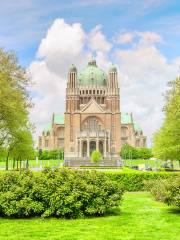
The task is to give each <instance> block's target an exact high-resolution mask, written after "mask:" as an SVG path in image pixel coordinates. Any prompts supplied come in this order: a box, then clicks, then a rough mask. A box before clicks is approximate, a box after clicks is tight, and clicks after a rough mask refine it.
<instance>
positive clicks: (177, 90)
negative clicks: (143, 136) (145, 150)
mask: <svg viewBox="0 0 180 240" xmlns="http://www.w3.org/2000/svg"><path fill="white" fill-rule="evenodd" d="M169 87H170V89H169V90H168V91H167V92H166V93H165V105H164V108H163V111H164V114H165V118H164V122H163V124H162V126H161V128H160V129H159V131H157V132H156V134H155V135H154V139H153V153H154V155H155V156H156V157H157V158H160V159H163V160H168V159H169V160H171V161H173V160H178V161H179V163H180V77H178V78H176V79H175V80H174V81H171V82H170V83H169Z"/></svg>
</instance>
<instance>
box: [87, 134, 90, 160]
mask: <svg viewBox="0 0 180 240" xmlns="http://www.w3.org/2000/svg"><path fill="white" fill-rule="evenodd" d="M89 156H90V154H89V138H88V139H87V157H89Z"/></svg>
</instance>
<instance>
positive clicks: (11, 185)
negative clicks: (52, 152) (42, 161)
mask: <svg viewBox="0 0 180 240" xmlns="http://www.w3.org/2000/svg"><path fill="white" fill-rule="evenodd" d="M123 193H124V190H123V188H122V187H121V185H120V184H119V183H116V182H115V181H113V180H111V179H110V178H109V177H108V176H106V175H105V174H103V173H100V172H94V171H77V170H76V171H75V170H69V169H66V168H62V169H61V170H54V171H53V170H50V169H45V170H44V171H42V172H39V173H32V172H30V171H23V172H20V173H17V172H7V173H2V174H1V175H0V216H8V217H31V216H42V217H50V216H55V217H63V218H77V217H83V216H91V215H102V214H104V213H106V211H107V210H108V209H110V208H112V207H115V206H119V204H120V202H121V199H122V195H123Z"/></svg>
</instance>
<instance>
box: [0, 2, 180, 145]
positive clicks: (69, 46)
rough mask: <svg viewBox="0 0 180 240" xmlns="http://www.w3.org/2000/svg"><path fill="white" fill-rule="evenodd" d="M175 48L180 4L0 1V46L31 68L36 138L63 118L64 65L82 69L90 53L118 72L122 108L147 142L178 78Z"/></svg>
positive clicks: (179, 47)
mask: <svg viewBox="0 0 180 240" xmlns="http://www.w3.org/2000/svg"><path fill="white" fill-rule="evenodd" d="M179 43H180V1H175V0H172V1H169V0H145V1H143V0H139V1H138V0H134V1H132V0H76V1H75V0H74V1H72V0H66V1H61V0H59V1H58V0H51V1H50V0H16V1H13V0H11V1H10V0H1V1H0V46H1V47H4V48H5V49H7V50H14V51H15V52H16V53H17V56H18V58H19V61H20V63H21V64H22V65H23V66H25V67H27V68H28V69H29V70H30V73H31V77H32V81H33V83H34V85H33V86H32V88H31V93H32V98H33V99H32V100H33V102H34V103H35V107H34V108H33V109H32V111H31V113H30V117H31V120H32V122H34V123H35V124H36V126H37V135H38V134H39V133H40V131H41V130H42V128H43V126H44V125H45V124H46V123H47V122H49V121H50V119H51V116H52V113H53V112H55V113H62V114H63V113H64V109H65V102H64V99H65V88H66V82H67V70H68V66H69V65H70V64H71V63H74V64H76V66H77V67H78V69H79V70H81V68H82V67H83V66H85V65H86V63H87V61H88V58H89V56H90V54H94V56H95V57H96V60H97V62H98V65H99V66H100V67H101V68H103V69H105V70H107V69H108V67H109V65H110V64H111V63H114V64H116V66H117V67H118V70H119V84H120V90H121V99H120V104H121V111H123V112H133V116H134V119H135V121H136V122H137V123H139V124H140V125H141V127H142V128H143V130H144V132H145V134H146V135H147V136H148V139H149V140H148V141H149V143H150V142H151V139H152V136H153V134H154V132H155V131H156V130H157V129H158V128H159V127H160V125H161V124H162V121H163V113H162V107H163V104H164V102H163V97H162V94H163V92H165V90H166V89H167V82H168V81H170V80H172V79H174V78H175V77H176V76H177V74H178V66H179V65H180V44H179ZM57 99H58V101H57Z"/></svg>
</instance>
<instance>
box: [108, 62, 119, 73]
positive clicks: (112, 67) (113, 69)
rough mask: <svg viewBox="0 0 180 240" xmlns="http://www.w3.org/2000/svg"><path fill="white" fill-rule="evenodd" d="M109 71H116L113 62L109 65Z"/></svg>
mask: <svg viewBox="0 0 180 240" xmlns="http://www.w3.org/2000/svg"><path fill="white" fill-rule="evenodd" d="M109 72H117V68H116V66H115V65H114V64H112V65H111V67H110V68H109Z"/></svg>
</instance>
